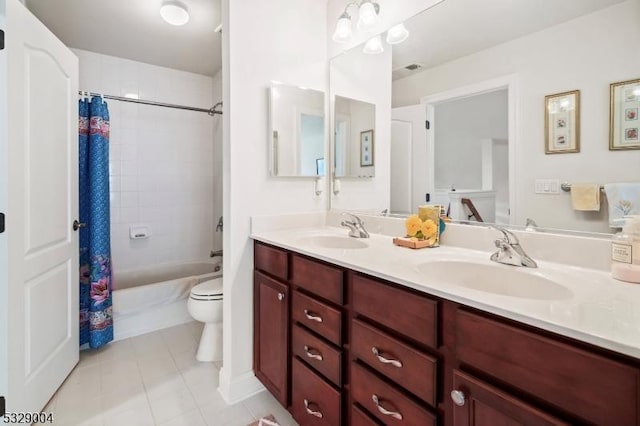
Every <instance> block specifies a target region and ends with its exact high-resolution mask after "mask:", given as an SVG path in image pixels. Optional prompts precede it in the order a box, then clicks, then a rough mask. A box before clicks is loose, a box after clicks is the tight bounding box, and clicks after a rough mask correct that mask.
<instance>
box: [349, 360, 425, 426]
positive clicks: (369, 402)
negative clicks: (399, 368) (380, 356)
mask: <svg viewBox="0 0 640 426" xmlns="http://www.w3.org/2000/svg"><path fill="white" fill-rule="evenodd" d="M351 393H352V395H353V400H354V401H356V402H358V403H359V404H360V405H362V406H363V407H365V408H366V409H367V410H368V411H369V412H370V413H372V414H373V415H374V416H375V417H377V418H378V419H379V420H380V421H382V422H383V423H384V424H386V425H408V426H414V425H420V426H427V425H433V426H435V425H436V416H435V415H434V414H432V413H431V412H429V411H427V410H425V409H424V408H422V407H421V406H420V405H418V404H416V403H415V402H414V401H413V400H411V399H409V398H408V397H407V396H405V395H404V394H403V393H401V392H400V391H398V390H397V389H396V388H395V387H393V386H391V385H389V384H387V383H386V382H383V381H382V380H380V379H379V378H377V377H376V376H375V375H373V374H372V373H370V372H369V371H367V370H365V368H364V367H362V366H361V365H359V364H358V363H353V364H352V365H351ZM374 399H377V403H376V401H375V400H374ZM385 413H386V414H385ZM394 413H395V414H394Z"/></svg>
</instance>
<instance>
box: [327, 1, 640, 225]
mask: <svg viewBox="0 0 640 426" xmlns="http://www.w3.org/2000/svg"><path fill="white" fill-rule="evenodd" d="M479 16H482V17H483V18H482V19H478V17H479ZM404 25H405V26H406V28H407V29H408V31H409V37H408V39H406V40H405V41H403V42H402V43H399V44H394V45H390V44H388V43H385V41H384V39H385V34H382V39H383V47H384V51H383V52H382V53H380V54H378V55H367V54H365V53H363V46H357V47H355V48H353V49H350V50H349V51H347V52H345V53H343V54H341V55H339V56H336V57H335V58H333V59H332V60H331V64H330V92H331V96H332V98H334V97H335V96H340V95H342V96H346V97H350V98H354V99H362V98H361V97H360V96H350V95H349V94H346V93H347V91H348V90H347V88H348V87H349V86H350V85H351V86H352V91H355V92H358V94H362V93H369V94H370V98H369V99H366V101H368V102H371V103H373V104H374V105H375V108H376V118H377V120H376V126H375V129H374V130H375V150H376V157H375V164H376V174H375V178H374V179H372V182H371V183H372V184H374V183H376V182H377V187H376V188H377V190H376V191H375V193H372V194H371V195H370V197H369V198H368V199H367V200H366V202H365V201H364V200H363V199H362V198H360V199H358V203H357V205H353V206H351V205H350V204H349V203H350V201H349V198H348V197H347V196H345V197H343V199H340V198H339V197H334V198H333V199H332V206H333V207H336V208H340V209H349V208H352V209H359V210H365V209H369V210H371V211H376V210H381V209H383V208H388V209H389V210H390V211H391V212H392V213H397V214H403V215H405V214H409V213H411V212H415V211H416V210H417V206H418V205H420V204H425V203H426V202H427V200H429V201H428V202H430V203H442V204H446V205H448V206H450V210H451V213H452V215H453V216H454V217H456V218H457V219H469V220H472V221H473V220H477V219H478V218H476V217H475V216H473V215H471V211H470V210H469V208H468V207H467V206H466V205H463V204H461V200H462V199H464V198H466V199H472V200H475V205H476V207H478V208H477V210H478V211H479V213H480V215H481V216H484V217H482V221H484V222H493V223H502V224H512V225H525V224H526V222H527V219H531V220H533V222H535V223H537V225H538V226H539V227H540V228H550V229H564V230H572V231H588V232H603V233H610V232H611V231H612V228H610V226H609V217H610V215H609V203H608V200H607V198H606V196H604V194H602V196H601V197H600V198H601V201H600V210H599V211H579V210H575V209H574V208H573V207H572V200H571V193H570V192H565V191H562V190H561V189H560V185H559V184H561V183H563V182H566V183H570V184H572V183H574V184H579V183H595V184H598V185H605V184H607V183H617V182H640V150H632V149H629V150H618V151H616V150H610V149H609V105H610V99H609V90H610V84H611V83H615V82H620V81H626V80H633V79H638V78H640V55H639V54H638V46H640V4H639V2H638V1H637V0H563V1H561V2H558V1H556V0H537V1H531V2H513V1H510V0H487V1H483V2H478V1H476V0H445V1H443V2H441V3H439V4H437V5H435V6H433V7H431V8H430V9H428V10H425V11H423V12H422V13H420V14H418V15H415V16H413V17H412V18H410V19H408V20H407V21H405V22H404ZM372 58H375V59H372ZM375 61H377V63H376V64H375V65H374V62H375ZM347 67H350V69H352V70H354V71H352V72H351V73H352V74H351V75H348V73H347V72H346V71H345V69H346V68H347ZM365 70H368V72H367V73H366V77H363V76H364V75H365V72H364V71H365ZM365 84H366V85H367V87H364V86H365ZM389 87H390V90H389V92H390V99H387V98H386V97H385V96H378V97H372V95H371V94H375V93H378V94H380V93H381V92H382V93H384V92H386V91H387V88H389ZM576 90H578V91H579V97H578V106H577V108H579V116H576V115H575V114H574V112H571V114H570V115H568V116H570V117H576V118H575V121H576V123H575V124H576V126H577V127H576V128H577V129H578V132H579V135H580V140H579V141H578V146H577V147H575V146H573V147H572V149H563V148H562V147H561V146H560V145H558V146H557V147H555V148H553V149H551V150H550V149H549V148H548V147H546V146H545V117H546V116H547V112H548V111H547V110H546V103H545V97H546V96H550V95H555V94H560V93H564V92H572V91H576ZM638 100H639V101H640V98H638ZM639 106H640V104H639ZM572 108H573V107H572ZM332 114H333V116H332V119H333V120H334V122H337V120H338V118H337V111H336V109H335V108H334V109H333V110H332ZM634 117H635V116H634ZM381 118H383V119H384V120H381ZM389 122H390V124H387V123H389ZM556 124H557V126H562V125H565V120H557V123H556ZM554 125H555V124H554ZM568 131H569V127H568V125H567V129H566V130H565V129H564V128H558V129H556V130H555V132H556V133H557V134H558V135H560V137H559V138H558V141H556V142H557V143H558V144H564V143H565V136H564V133H567V132H568ZM574 132H575V130H574ZM567 135H568V136H567V141H568V142H569V139H570V138H572V137H573V136H572V135H569V134H568V133H567ZM574 142H575V141H574ZM574 142H570V143H574ZM333 143H334V145H335V143H336V139H335V138H334V139H333ZM334 149H335V147H334ZM337 170H338V169H337V168H336V171H337ZM378 181H379V182H378ZM382 181H384V182H388V183H387V185H386V188H389V189H388V191H382V190H379V189H380V188H385V185H382V184H381V182H382ZM356 184H357V185H359V186H358V187H357V191H358V193H359V194H361V193H365V188H364V187H363V186H362V184H361V183H357V182H356V183H354V186H355V185H356ZM348 185H349V182H342V192H344V193H345V194H346V193H348V189H349V186H348ZM355 192H356V191H355V190H354V191H353V193H355ZM530 223H531V221H530Z"/></svg>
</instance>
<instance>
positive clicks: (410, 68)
mask: <svg viewBox="0 0 640 426" xmlns="http://www.w3.org/2000/svg"><path fill="white" fill-rule="evenodd" d="M423 70H424V65H422V64H420V63H418V62H410V63H408V64H406V65H402V66H399V67H396V68H394V70H393V73H392V77H391V78H392V79H393V80H399V79H401V78H405V77H408V76H410V75H412V74H415V73H418V72H420V71H423Z"/></svg>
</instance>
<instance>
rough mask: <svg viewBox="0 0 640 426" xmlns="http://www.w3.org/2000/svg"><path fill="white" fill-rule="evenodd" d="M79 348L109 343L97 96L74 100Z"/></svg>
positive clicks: (103, 139)
mask: <svg viewBox="0 0 640 426" xmlns="http://www.w3.org/2000/svg"><path fill="white" fill-rule="evenodd" d="M79 107H80V119H79V143H80V146H79V151H78V153H79V169H78V173H79V190H80V191H79V197H80V200H79V202H80V222H81V223H84V224H86V225H85V227H82V228H80V345H84V344H85V343H88V344H89V346H90V347H91V348H99V347H100V346H102V345H105V344H107V343H108V342H110V341H111V340H113V312H112V306H111V241H110V217H109V216H110V211H109V109H108V107H107V104H106V102H104V100H103V99H102V98H101V97H95V96H94V97H93V98H92V99H91V100H90V101H88V100H80V101H79Z"/></svg>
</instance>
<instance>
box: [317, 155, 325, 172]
mask: <svg viewBox="0 0 640 426" xmlns="http://www.w3.org/2000/svg"><path fill="white" fill-rule="evenodd" d="M316 175H318V176H324V157H323V158H316Z"/></svg>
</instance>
